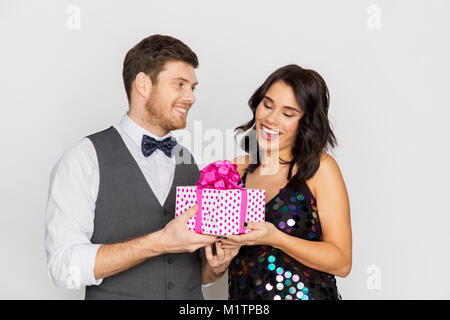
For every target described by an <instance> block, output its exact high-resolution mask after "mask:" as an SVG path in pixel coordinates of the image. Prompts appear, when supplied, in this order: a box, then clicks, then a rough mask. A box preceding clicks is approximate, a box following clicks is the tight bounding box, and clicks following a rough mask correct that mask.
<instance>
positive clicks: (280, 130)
mask: <svg viewBox="0 0 450 320" xmlns="http://www.w3.org/2000/svg"><path fill="white" fill-rule="evenodd" d="M302 116H303V110H302V109H301V108H300V106H299V105H298V103H297V101H296V99H295V96H294V91H293V90H292V88H291V87H290V86H289V85H287V84H286V83H285V82H284V81H282V80H278V81H277V82H275V83H273V84H272V85H271V86H270V87H269V90H267V92H266V95H265V96H264V98H263V99H262V100H261V102H260V103H259V105H258V107H257V108H256V114H255V123H256V137H257V140H258V144H259V147H260V148H261V149H263V150H271V151H276V149H277V148H278V150H279V152H280V153H284V152H287V151H289V152H290V150H292V147H293V146H294V142H295V138H296V136H297V130H298V124H299V120H300V118H301V117H302Z"/></svg>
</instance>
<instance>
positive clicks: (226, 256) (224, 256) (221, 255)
mask: <svg viewBox="0 0 450 320" xmlns="http://www.w3.org/2000/svg"><path fill="white" fill-rule="evenodd" d="M225 238H226V237H225ZM214 246H215V249H216V250H215V251H216V254H213V250H212V249H213V248H212V246H207V247H205V255H206V260H207V261H208V265H209V266H210V267H211V269H212V271H213V272H214V273H215V274H222V273H223V272H225V271H226V270H227V269H228V266H229V265H230V262H231V260H232V259H233V258H234V257H235V256H236V255H237V254H238V252H239V249H240V248H241V247H240V246H235V247H232V248H229V249H224V248H222V246H223V244H222V240H218V241H217V242H216V243H215V244H214Z"/></svg>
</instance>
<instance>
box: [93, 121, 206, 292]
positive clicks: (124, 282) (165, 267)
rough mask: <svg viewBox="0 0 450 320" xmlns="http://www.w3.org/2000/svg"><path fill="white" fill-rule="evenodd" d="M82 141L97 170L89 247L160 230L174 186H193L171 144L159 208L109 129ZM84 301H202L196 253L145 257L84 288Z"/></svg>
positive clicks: (192, 167)
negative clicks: (170, 175)
mask: <svg viewBox="0 0 450 320" xmlns="http://www.w3.org/2000/svg"><path fill="white" fill-rule="evenodd" d="M88 138H89V139H90V140H91V141H92V143H93V144H94V147H95V150H96V152H97V158H98V164H99V171H100V185H99V190H98V196H97V201H96V204H95V219H94V233H93V235H92V238H91V242H92V243H98V244H109V243H118V242H123V241H126V240H130V239H133V238H137V237H140V236H143V235H146V234H149V233H151V232H155V231H157V230H160V229H162V228H163V227H164V226H165V225H166V224H167V223H168V222H169V221H170V220H172V219H173V218H174V217H175V192H176V186H187V185H195V182H196V181H197V180H198V178H199V171H198V167H197V165H196V164H195V162H194V159H193V157H192V155H191V154H190V153H189V151H188V150H187V149H185V148H183V147H182V146H180V145H177V147H176V148H175V149H174V154H175V155H174V156H175V157H176V159H177V165H176V167H175V176H174V180H173V184H172V187H171V189H170V192H169V195H168V196H167V199H166V201H165V203H164V206H163V207H161V204H160V203H159V201H158V199H157V198H156V196H155V195H154V193H153V191H152V190H151V188H150V186H149V185H148V183H147V181H146V179H145V177H144V175H143V173H142V171H141V170H140V168H139V166H138V165H137V163H136V161H135V160H134V158H133V156H132V155H131V153H130V152H129V150H128V148H127V146H126V145H125V143H124V142H123V140H122V138H121V136H120V134H119V133H118V132H117V130H116V129H115V128H114V127H110V128H108V129H106V130H104V131H101V132H98V133H95V134H93V135H90V136H88ZM185 152H187V153H188V155H189V157H186V154H184V153H185ZM183 155H184V157H183ZM186 158H188V159H189V161H190V164H189V163H182V161H181V159H186ZM185 162H187V161H185ZM85 298H86V299H87V300H91V299H103V300H105V299H161V300H162V299H203V294H202V291H201V265H200V255H199V252H198V251H197V252H194V253H174V254H164V255H160V256H156V257H152V258H150V259H147V260H146V261H144V262H143V263H141V264H139V265H136V266H134V267H132V268H130V269H128V270H125V271H123V272H121V273H118V274H116V275H113V276H111V277H107V278H104V279H103V282H102V283H101V284H100V285H99V286H95V285H93V286H87V287H86V297H85Z"/></svg>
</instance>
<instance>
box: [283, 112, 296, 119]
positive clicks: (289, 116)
mask: <svg viewBox="0 0 450 320" xmlns="http://www.w3.org/2000/svg"><path fill="white" fill-rule="evenodd" d="M283 114H284V115H285V116H286V117H288V118H291V117H293V116H294V115H292V114H286V113H283Z"/></svg>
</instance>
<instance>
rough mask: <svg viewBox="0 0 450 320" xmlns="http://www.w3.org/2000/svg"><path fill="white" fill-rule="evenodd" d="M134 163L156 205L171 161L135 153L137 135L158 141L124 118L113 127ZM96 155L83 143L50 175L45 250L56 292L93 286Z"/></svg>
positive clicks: (168, 185)
mask: <svg viewBox="0 0 450 320" xmlns="http://www.w3.org/2000/svg"><path fill="white" fill-rule="evenodd" d="M114 128H116V129H117V131H118V132H119V134H120V136H121V137H122V139H123V141H124V142H125V145H126V146H127V148H128V150H129V151H130V153H131V155H132V156H133V158H134V159H135V160H136V162H137V164H138V166H139V168H140V169H141V170H142V173H143V174H144V176H145V179H146V180H147V182H148V184H149V185H150V187H151V189H152V191H153V193H154V194H155V196H156V198H157V199H158V200H159V202H160V203H161V205H164V202H165V200H166V198H167V195H168V193H169V191H170V188H171V186H172V181H173V178H174V174H175V165H176V163H175V157H172V158H169V157H167V156H166V155H165V154H164V152H162V151H161V150H159V149H156V150H155V151H154V152H153V153H152V154H151V155H150V156H149V157H144V155H143V154H142V151H141V142H142V136H143V135H144V134H145V135H148V136H150V137H153V138H155V139H157V140H163V139H164V138H167V137H169V136H171V133H172V132H169V133H168V134H167V135H165V136H164V137H158V136H156V135H154V134H152V133H151V132H149V131H147V130H145V129H144V128H142V127H140V126H139V125H137V124H136V123H135V122H134V121H133V120H131V119H130V118H129V117H128V115H126V114H125V115H124V116H123V118H122V120H121V121H120V122H119V123H118V124H117V125H115V126H114ZM99 180H100V176H99V167H98V160H97V153H96V151H95V148H94V145H93V144H92V142H91V140H90V139H89V138H84V139H82V140H81V141H78V142H77V143H75V144H73V145H72V146H70V147H68V148H67V149H66V150H65V152H64V154H63V155H62V157H61V158H60V159H59V161H58V162H57V163H56V165H55V167H54V168H53V170H52V173H51V177H50V186H49V193H48V201H47V209H46V220H45V227H46V232H45V248H46V251H47V260H48V272H49V276H50V278H51V279H52V280H53V282H54V283H55V284H56V285H57V286H59V287H65V288H79V287H80V286H88V285H99V284H100V283H101V282H102V280H103V279H98V280H95V276H94V266H95V258H96V255H97V251H98V248H99V247H100V246H101V244H92V243H91V241H90V239H91V237H92V234H93V232H94V217H95V202H96V200H97V194H98V187H99Z"/></svg>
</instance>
